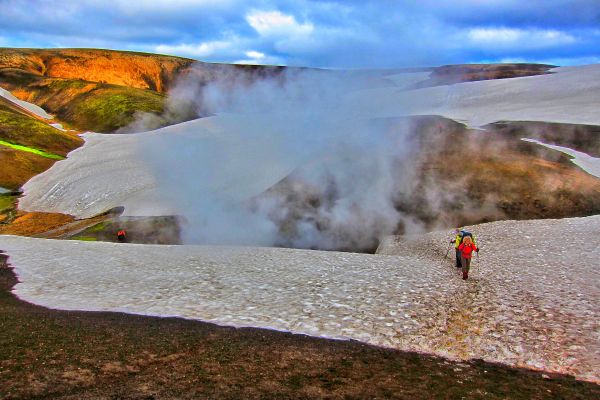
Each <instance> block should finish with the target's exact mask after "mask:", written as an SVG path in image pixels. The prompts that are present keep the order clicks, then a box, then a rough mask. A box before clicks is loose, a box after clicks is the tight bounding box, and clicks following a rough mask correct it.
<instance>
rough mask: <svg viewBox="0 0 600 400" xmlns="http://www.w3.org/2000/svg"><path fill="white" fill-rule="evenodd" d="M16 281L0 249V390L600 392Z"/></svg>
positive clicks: (308, 394) (141, 393)
mask: <svg viewBox="0 0 600 400" xmlns="http://www.w3.org/2000/svg"><path fill="white" fill-rule="evenodd" d="M57 262H60V260H57ZM16 282H17V281H16V277H15V275H14V274H13V272H12V270H11V268H9V267H8V266H7V263H6V256H5V255H0V330H1V331H2V335H0V397H1V398H7V399H18V398H27V399H34V398H35V399H45V398H47V399H50V398H51V399H115V398H119V399H170V398H199V397H200V398H205V397H210V398H278V399H281V398H330V399H337V398H411V399H431V398H441V399H444V398H448V399H449V398H470V399H477V398H480V399H505V398H511V399H544V398H556V399H560V398H568V399H591V398H597V397H599V396H600V386H598V385H594V384H592V383H586V382H582V381H576V380H574V379H573V378H572V377H568V376H562V375H558V374H547V375H545V374H542V373H541V372H534V371H529V370H524V369H517V368H509V367H506V366H502V365H499V364H491V363H486V362H483V361H480V360H479V361H472V362H453V361H448V360H445V359H443V358H438V357H433V356H428V355H424V354H419V353H411V352H400V351H395V350H390V349H383V348H378V347H373V346H369V345H366V344H362V343H359V342H355V341H335V340H326V339H319V338H312V337H308V336H303V335H293V334H289V333H283V332H276V331H271V330H262V329H253V328H243V329H235V328H227V327H219V326H217V325H213V324H208V323H202V322H196V321H189V320H184V319H178V318H156V317H144V316H135V315H128V314H123V313H107V312H101V313H97V312H77V311H57V310H50V309H47V308H44V307H39V306H35V305H32V304H29V303H26V302H24V301H21V300H19V299H17V298H16V297H15V296H14V295H13V294H12V293H10V289H11V287H12V286H13V285H14V284H15V283H16Z"/></svg>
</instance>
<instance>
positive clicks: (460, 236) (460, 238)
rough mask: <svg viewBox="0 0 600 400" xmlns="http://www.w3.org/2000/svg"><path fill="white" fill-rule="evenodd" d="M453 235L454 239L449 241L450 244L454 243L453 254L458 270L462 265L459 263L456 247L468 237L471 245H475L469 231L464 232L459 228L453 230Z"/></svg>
mask: <svg viewBox="0 0 600 400" xmlns="http://www.w3.org/2000/svg"><path fill="white" fill-rule="evenodd" d="M454 234H455V235H456V236H455V237H454V239H452V240H451V241H450V243H454V249H455V253H456V268H460V267H461V266H462V263H461V261H460V250H459V249H458V246H460V245H461V243H462V242H463V240H464V239H465V238H466V237H470V238H471V239H472V240H473V243H474V244H475V243H476V241H475V236H473V234H472V233H471V232H469V231H466V230H464V229H461V228H456V229H455V230H454Z"/></svg>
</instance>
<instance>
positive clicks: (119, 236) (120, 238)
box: [117, 229, 127, 243]
mask: <svg viewBox="0 0 600 400" xmlns="http://www.w3.org/2000/svg"><path fill="white" fill-rule="evenodd" d="M126 238H127V232H125V229H121V230H120V231H119V232H117V240H118V241H119V242H121V243H123V242H125V239H126Z"/></svg>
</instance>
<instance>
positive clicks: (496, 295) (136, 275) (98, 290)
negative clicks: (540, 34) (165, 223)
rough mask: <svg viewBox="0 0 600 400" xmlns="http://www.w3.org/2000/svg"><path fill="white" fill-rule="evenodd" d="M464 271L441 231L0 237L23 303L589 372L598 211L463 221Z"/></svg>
mask: <svg viewBox="0 0 600 400" xmlns="http://www.w3.org/2000/svg"><path fill="white" fill-rule="evenodd" d="M472 231H473V232H474V233H475V234H476V237H477V240H478V243H479V245H480V247H481V248H482V250H481V255H480V258H479V259H475V260H474V266H473V271H472V273H471V277H470V279H469V280H468V281H463V280H462V279H461V278H460V276H459V273H458V272H457V271H456V270H455V268H454V266H453V265H452V262H453V260H452V256H453V254H452V253H450V257H449V259H445V260H443V255H444V254H445V253H446V250H447V249H448V247H447V243H448V239H449V238H450V235H449V234H448V233H447V232H432V233H428V234H424V235H419V236H414V237H410V238H396V237H392V238H388V239H387V240H385V241H384V242H383V243H382V245H381V246H380V249H379V250H378V251H379V253H381V254H378V255H367V254H354V253H336V252H319V251H304V250H293V249H276V248H251V247H247V248H243V247H207V246H156V245H133V244H112V243H99V242H77V241H55V240H44V239H33V238H24V237H13V236H0V249H3V250H5V251H6V252H7V253H8V255H9V256H10V258H9V262H10V263H11V264H12V265H13V266H14V267H15V271H16V273H17V275H18V277H19V282H20V283H19V284H17V285H16V287H15V289H14V291H15V293H16V294H17V295H18V296H19V297H20V298H22V299H23V300H26V301H29V302H32V303H35V304H39V305H43V306H47V307H51V308H59V309H67V310H108V311H122V312H128V313H137V314H146V315H160V316H179V317H184V318H191V319H198V320H203V321H210V322H214V323H218V324H226V325H233V326H253V327H262V328H270V329H277V330H285V331H292V332H297V333H303V334H308V335H314V336H323V337H330V338H339V339H356V340H360V341H363V342H367V343H371V344H374V345H381V346H387V347H393V348H396V349H402V350H415V351H420V352H427V353H434V354H438V355H441V356H446V357H450V358H455V359H473V358H482V359H485V360H489V361H498V362H502V363H506V364H509V365H514V366H524V367H529V368H535V369H540V370H547V371H553V372H562V373H568V374H573V375H575V376H576V377H578V378H580V379H586V380H590V381H594V382H600V305H599V303H598V298H599V296H600V266H599V264H598V260H599V259H600V216H593V217H586V218H572V219H562V220H538V221H504V222H495V223H489V224H483V225H479V226H476V227H473V228H472Z"/></svg>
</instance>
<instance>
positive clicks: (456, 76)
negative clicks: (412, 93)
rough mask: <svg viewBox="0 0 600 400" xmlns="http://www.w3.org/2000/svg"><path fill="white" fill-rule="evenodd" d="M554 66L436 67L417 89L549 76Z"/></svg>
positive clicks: (480, 65)
mask: <svg viewBox="0 0 600 400" xmlns="http://www.w3.org/2000/svg"><path fill="white" fill-rule="evenodd" d="M554 67H556V66H554V65H545V64H520V63H515V64H455V65H444V66H441V67H436V68H434V69H433V71H432V72H431V75H430V76H429V79H428V80H425V81H423V82H419V83H418V84H416V85H415V88H417V87H429V86H439V85H451V84H453V83H460V82H472V81H483V80H490V79H506V78H518V77H522V76H533V75H541V74H547V73H549V72H548V71H549V70H550V69H551V68H554Z"/></svg>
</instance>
